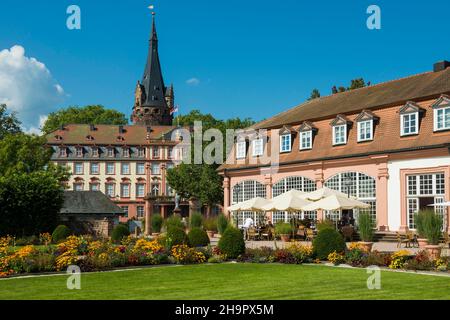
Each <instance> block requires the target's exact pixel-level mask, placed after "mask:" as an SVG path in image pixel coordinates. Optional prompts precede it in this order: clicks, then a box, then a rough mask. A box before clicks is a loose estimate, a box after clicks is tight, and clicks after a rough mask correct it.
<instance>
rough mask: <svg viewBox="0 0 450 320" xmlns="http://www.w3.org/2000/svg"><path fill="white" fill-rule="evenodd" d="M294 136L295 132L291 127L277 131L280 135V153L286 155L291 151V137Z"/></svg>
mask: <svg viewBox="0 0 450 320" xmlns="http://www.w3.org/2000/svg"><path fill="white" fill-rule="evenodd" d="M293 134H295V130H294V129H292V127H289V126H284V127H283V128H281V130H280V131H279V135H280V153H286V152H291V151H292V135H293Z"/></svg>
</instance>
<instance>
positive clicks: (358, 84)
mask: <svg viewBox="0 0 450 320" xmlns="http://www.w3.org/2000/svg"><path fill="white" fill-rule="evenodd" d="M369 85H370V82H368V83H367V84H366V82H365V81H364V79H363V78H357V79H353V80H351V82H350V86H349V87H343V86H340V87H338V88H337V87H336V86H333V88H331V93H332V94H336V93H338V92H345V91H351V90H355V89H359V88H364V87H367V86H369Z"/></svg>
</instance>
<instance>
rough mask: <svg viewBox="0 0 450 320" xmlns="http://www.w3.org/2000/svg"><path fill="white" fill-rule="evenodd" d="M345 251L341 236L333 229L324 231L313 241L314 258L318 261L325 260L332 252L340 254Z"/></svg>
mask: <svg viewBox="0 0 450 320" xmlns="http://www.w3.org/2000/svg"><path fill="white" fill-rule="evenodd" d="M344 251H345V241H344V238H343V237H342V235H341V234H340V233H339V232H337V231H336V230H333V229H328V228H326V229H324V230H322V231H319V234H318V235H317V237H316V238H315V239H314V241H313V253H314V256H315V257H316V258H318V259H320V260H326V259H327V258H328V255H329V254H330V253H333V252H337V253H341V252H344Z"/></svg>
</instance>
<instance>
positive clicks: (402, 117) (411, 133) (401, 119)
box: [400, 112, 419, 137]
mask: <svg viewBox="0 0 450 320" xmlns="http://www.w3.org/2000/svg"><path fill="white" fill-rule="evenodd" d="M409 116H414V118H415V120H416V130H415V131H414V132H408V133H405V120H404V119H405V117H409ZM409 121H410V122H411V119H410V120H409ZM418 133H419V112H412V113H405V114H402V115H400V134H401V136H402V137H405V136H412V135H416V134H418Z"/></svg>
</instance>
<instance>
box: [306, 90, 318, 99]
mask: <svg viewBox="0 0 450 320" xmlns="http://www.w3.org/2000/svg"><path fill="white" fill-rule="evenodd" d="M317 98H320V91H319V89H314V90H313V91H312V92H311V96H310V97H309V99H308V101H311V100H314V99H317Z"/></svg>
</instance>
